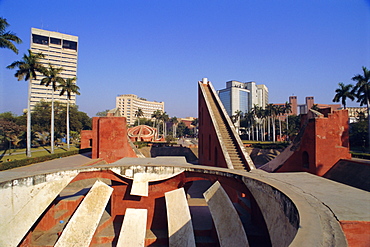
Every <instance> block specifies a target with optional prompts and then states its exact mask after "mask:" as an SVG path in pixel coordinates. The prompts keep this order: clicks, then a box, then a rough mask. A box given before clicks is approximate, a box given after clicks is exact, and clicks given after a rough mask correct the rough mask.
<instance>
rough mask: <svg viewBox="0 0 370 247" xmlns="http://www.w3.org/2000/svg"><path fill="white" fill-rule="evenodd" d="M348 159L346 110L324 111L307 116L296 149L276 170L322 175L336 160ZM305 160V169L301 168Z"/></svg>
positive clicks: (349, 156) (349, 155)
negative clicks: (316, 115)
mask: <svg viewBox="0 0 370 247" xmlns="http://www.w3.org/2000/svg"><path fill="white" fill-rule="evenodd" d="M306 117H307V115H306ZM302 121H304V120H302ZM349 158H351V154H350V153H349V127H348V111H347V110H339V111H334V112H332V113H328V112H327V111H324V116H321V117H317V118H311V119H309V122H308V125H307V127H306V130H305V132H304V134H303V137H302V140H301V144H300V148H299V150H297V151H296V152H295V153H294V154H293V155H292V156H291V157H290V158H289V159H288V160H287V161H286V162H285V163H284V165H283V166H282V167H281V168H280V169H279V170H278V172H292V171H304V172H310V173H312V174H316V175H318V176H323V175H324V174H325V173H326V172H327V171H328V170H329V169H330V168H331V167H332V166H333V165H335V163H337V162H338V160H340V159H349ZM305 160H308V168H305V167H304V163H306V162H305Z"/></svg>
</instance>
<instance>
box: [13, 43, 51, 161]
mask: <svg viewBox="0 0 370 247" xmlns="http://www.w3.org/2000/svg"><path fill="white" fill-rule="evenodd" d="M42 58H44V55H43V54H42V53H32V52H31V50H28V55H26V54H24V55H23V57H22V60H20V61H15V62H13V63H12V64H10V65H9V66H7V68H8V69H14V68H16V67H17V68H18V70H17V72H16V73H15V74H14V76H15V77H17V78H18V81H21V80H23V78H24V80H25V81H29V82H28V102H27V151H26V153H27V157H31V85H32V79H36V76H37V75H36V72H40V73H42V72H43V71H44V70H45V68H44V66H43V65H42V64H41V63H40V59H42Z"/></svg>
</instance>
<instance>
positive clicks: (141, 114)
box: [135, 108, 144, 126]
mask: <svg viewBox="0 0 370 247" xmlns="http://www.w3.org/2000/svg"><path fill="white" fill-rule="evenodd" d="M142 116H144V112H143V110H141V108H139V109H137V111H135V117H136V118H137V126H139V125H140V117H142Z"/></svg>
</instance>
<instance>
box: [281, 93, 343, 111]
mask: <svg viewBox="0 0 370 247" xmlns="http://www.w3.org/2000/svg"><path fill="white" fill-rule="evenodd" d="M305 101H306V102H305V104H298V100H297V96H289V103H290V104H291V107H292V109H291V110H292V112H291V113H289V114H285V115H299V114H307V112H308V110H309V109H311V108H312V107H313V106H314V105H316V106H317V107H318V108H320V109H323V108H330V109H331V111H334V110H339V109H340V108H341V105H340V104H315V99H314V97H313V96H308V97H306V99H305ZM274 105H285V104H282V103H277V104H274Z"/></svg>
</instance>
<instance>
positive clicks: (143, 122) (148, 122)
mask: <svg viewBox="0 0 370 247" xmlns="http://www.w3.org/2000/svg"><path fill="white" fill-rule="evenodd" d="M136 125H138V119H136V120H135V122H134V126H136ZM140 125H148V126H153V121H152V120H151V119H147V118H140Z"/></svg>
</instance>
